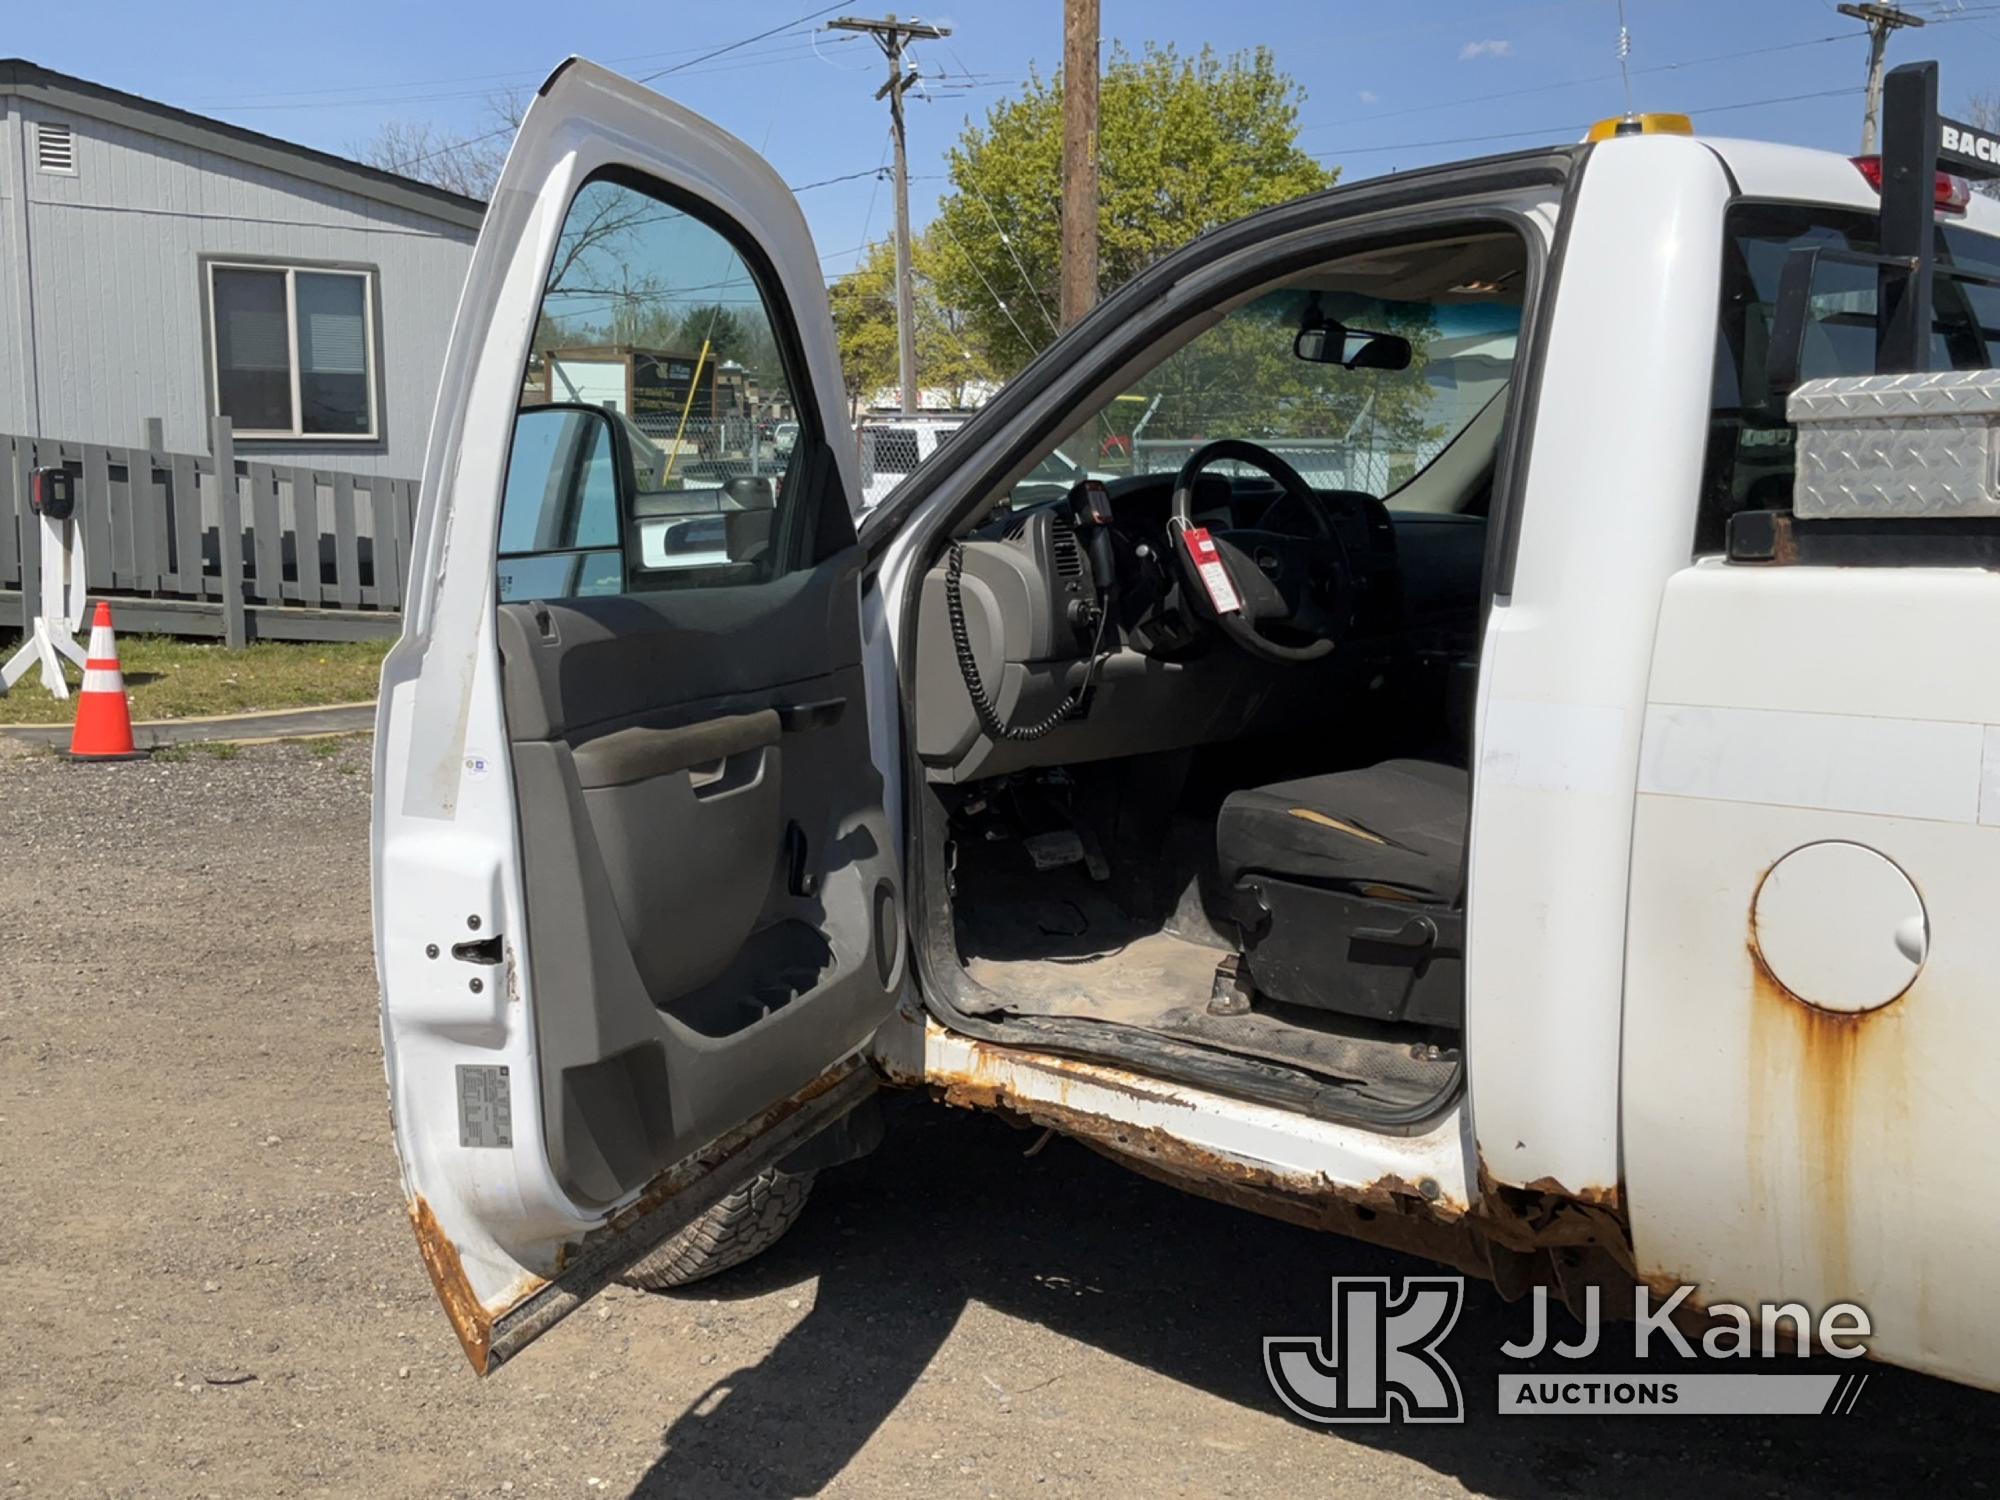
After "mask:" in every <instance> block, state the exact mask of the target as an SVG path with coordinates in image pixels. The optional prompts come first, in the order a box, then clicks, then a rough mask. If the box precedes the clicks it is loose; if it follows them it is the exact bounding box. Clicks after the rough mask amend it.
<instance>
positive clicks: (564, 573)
mask: <svg viewBox="0 0 2000 1500" xmlns="http://www.w3.org/2000/svg"><path fill="white" fill-rule="evenodd" d="M558 351H561V353H562V354H563V356H564V357H572V356H574V357H579V358H580V357H581V356H582V355H584V354H591V355H595V356H597V357H598V358H599V360H600V362H601V363H603V364H604V365H605V366H607V367H615V368H616V370H617V371H618V372H619V373H618V376H617V380H618V383H619V386H620V389H619V390H618V391H617V392H616V393H615V394H616V395H617V397H618V398H619V399H618V400H617V401H616V402H615V403H613V404H615V405H616V406H617V408H618V412H619V415H618V416H615V417H614V416H613V415H612V414H610V413H608V412H607V411H606V410H605V408H604V406H603V405H600V404H596V403H594V402H592V401H590V400H588V399H584V400H579V399H575V398H574V394H573V393H570V392H567V391H565V390H563V389H561V388H560V386H559V383H558V382H557V381H555V380H554V378H553V375H552V371H553V370H554V369H555V368H556V367H558V366H560V365H561V364H562V363H563V360H562V359H559V358H558V357H557V355H558ZM842 402H843V392H842V385H841V379H840V368H839V359H838V355H837V353H836V346H835V342H834V334H833V328H832V322H831V319H830V317H829V315H828V310H827V303H826V297H825V291H824V286H823V282H822V279H821V276H820V270H819V265H818V262H817V261H816V259H815V257H814V253H813V247H812V241H811V238H810V236H809V234H808V233H807V230H806V226H805V223H804V220H803V219H802V217H801V216H800V213H799V210H798V206H797V204H796V203H795V201H794V200H793V198H792V195H791V193H790V192H789V191H788V190H787V189H786V188H785V186H784V184H783V183H782V182H781V181H780V180H779V179H778V178H777V176H776V175H775V174H774V173H773V172H772V171H771V169H770V168H769V167H768V166H767V165H766V164H765V163H764V162H763V161H761V160H760V159H759V158H758V157H757V156H756V155H755V153H753V152H752V151H750V150H749V149H748V148H747V147H745V146H744V145H743V144H742V143H740V142H738V141H736V140H734V139H732V138H731V137H729V136H728V135H726V134H724V133H723V132H721V131H719V130H717V129H715V128H714V127H713V126H711V125H709V124H707V123H706V122H704V121H702V120H700V119H697V118H696V117H694V116H692V115H690V114H688V113H687V112H686V111H684V110H681V109H679V108H678V107H676V106H675V105H673V104H671V103H669V102H668V101H667V100H665V99H662V98H659V97H658V96H656V95H654V94H652V93H649V92H647V91H646V90H644V89H641V88H639V87H637V86H635V85H633V84H631V83H629V82H627V81H625V80H623V79H621V78H618V77H616V76H614V75H612V74H610V73H608V72H605V71H604V70H602V69H600V68H597V67H595V66H593V65H591V64H589V63H586V62H581V61H576V60H572V61H571V62H569V63H567V64H565V65H564V66H563V67H562V68H560V69H558V70H557V71H556V73H555V74H554V75H553V76H552V77H551V78H550V79H549V81H548V82H547V83H546V84H544V85H543V87H542V89H541V91H540V93H539V94H538V96H537V97H536V99H535V100H534V102H533V104H532V106H531V107H530V109H529V111H528V114H527V117H526V119H525V120H524V121H523V123H522V127H521V132H520V136H519V138H518V140H517V141H516V142H515V145H514V148H513V152H512V154H511V155H510V156H509V158H508V161H507V166H506V170H505V171H504V173H503V174H502V176H501V180H500V183H499V187H498V189H497V191H496V192H495V194H494V197H493V201H492V203H491V205H490V207H489V210H488V214H487V218H486V223H485V226H484V228H483V229H482V231H481V233H480V238H479V243H478V247H477V249H476V251H475V252H474V255H473V260H472V266H471V270H470V273H469V275H468V278H467V283H466V288H465V291H464V294H463V297H462V300H461V303H460V307H459V312H458V318H457V322H456V325H455V326H454V328H453V332H452V337H451V343H450V348H449V352H448V355H447V359H446V364H445V372H444V378H443V384H442V388H441V391H440V394H439V399H438V405H437V411H436V414H435V417H434V420H433V426H432V432H431V441H430V449H429V453H428V456H427V458H426V461H425V469H424V480H423V494H422V502H421V504H420V507H419V517H418V521H417V528H416V537H415V543H414V548H413V561H412V567H411V579H410V588H409V595H408V598H409V603H408V605H407V611H408V613H407V617H406V623H405V631H404V635H403V639H402V641H401V642H400V643H399V644H398V646H397V647H396V649H395V650H394V651H393V652H392V653H391V654H390V656H389V659H388V661H387V664H386V665H385V667H384V670H383V681H382V699H381V708H380V714H379V720H378V726H377V731H378V732H377V740H376V776H377V780H376V794H375V811H374V896H375V946H376V962H377V967H378V972H379V974H380V978H381V984H382V1026H383V1045H384V1051H385V1053H386V1057H387V1067H388V1075H389V1084H390V1093H391V1101H392V1106H393V1112H394V1123H395V1133H396V1145H397V1149H398V1152H399V1154H400V1157H401V1161H402V1167H403V1176H404V1184H405V1188H406V1190H407V1193H408V1199H409V1206H410V1212H411V1216H412V1219H413V1221H414V1223H415V1226H416V1230H417V1237H418V1241H419V1246H420V1249H421V1251H422V1254H423V1258H424V1262H425V1266H426V1268H427V1270H428V1272H429V1274H430V1276H431V1278H432V1281H433V1283H434V1285H435V1286H436V1289H437V1292H438V1296H439V1298H440V1300H441V1301H442V1302H443V1304H444V1307H445V1310H446V1312H447V1313H448V1314H449V1316H450V1318H451V1321H452V1324H453V1326H454V1328H455V1329H456V1331H457V1333H458V1335H459V1338H460V1340H461V1341H462V1343H463V1344H464V1346H465V1350H466V1353H467V1355H468V1357H469V1358H470V1359H471V1361H472V1363H473V1365H474V1367H475V1368H476V1369H479V1370H480V1371H482V1372H484V1371H487V1370H490V1369H492V1368H494V1367H495V1366H497V1365H498V1364H499V1363H500V1362H501V1361H503V1360H505V1359H506V1358H508V1357H510V1356H511V1355H512V1354H514V1353H516V1352H518V1350H519V1349H520V1348H521V1347H523V1346H524V1345H525V1344H526V1343H527V1342H529V1341H530V1340H532V1339H533V1338H534V1337H536V1336H537V1335H539V1334H540V1333H541V1332H542V1331H544V1330H545V1329H546V1328H548V1327H549V1326H551V1325H552V1324H553V1323H554V1322H555V1321H556V1320H557V1319H559V1318H561V1317H562V1316H564V1315H565V1314H566V1313H568V1312H569V1311H571V1310H573V1309H574V1308H575V1307H576V1306H577V1305H579V1303H580V1302H581V1301H582V1300H583V1299H584V1298H586V1297H588V1296H590V1295H591V1294H592V1293H593V1292H594V1291H596V1290H598V1289H599V1288H601V1287H602V1286H603V1285H604V1284H605V1282H606V1281H607V1280H608V1279H609V1278H610V1277H611V1276H612V1275H614V1274H615V1273H616V1271H617V1270H618V1269H619V1268H620V1267H621V1266H623V1265H625V1264H627V1263H629V1262H630V1261H631V1260H632V1259H633V1258H635V1257H636V1256H637V1255H638V1254H640V1253H643V1251H644V1250H646V1249H648V1248H650V1246H651V1245H653V1244H656V1243H658V1242H659V1241H660V1240H661V1239H662V1238H664V1237H665V1236H666V1235H667V1234H670V1233H672V1232H673V1231H674V1230H676V1229H678V1228H679V1227H681V1226H682V1225H684V1224H685V1223H687V1222H688V1221H689V1220H690V1219H692V1218H693V1217H695V1216H696V1215H697V1214H699V1213H700V1212H701V1211H702V1210H703V1209H704V1208H706V1207H707V1206H708V1205H709V1204H712V1203H713V1202H714V1201H715V1200H716V1199H717V1198H719V1197H720V1196H722V1194H723V1193H725V1192H727V1191H729V1190H731V1189H732V1188H733V1187H735V1186H739V1185H741V1184H742V1183H743V1182H745V1181H747V1180H749V1178H750V1176H752V1175H754V1173H755V1172H757V1171H758V1170H760V1169H761V1168H762V1166H764V1165H766V1164H768V1163H769V1162H770V1161H772V1160H775V1159H776V1158H777V1157H778V1156H780V1155H782V1154H783V1153H784V1152H786V1151H788V1150H790V1149H792V1148H793V1147H794V1146H796V1145H797V1144H799V1143H801V1142H802V1141H804V1140H805V1139H807V1138H808V1137H809V1136H810V1135H812V1134H813V1133H815V1132H816V1131H817V1130H818V1129H820V1128H822V1127H823V1126H825V1125H826V1124H828V1123H830V1122H831V1121H833V1120H835V1119H837V1118H838V1117H839V1116H840V1114H841V1113H843V1112H844V1111H845V1110H846V1109H848V1108H850V1107H852V1105H853V1104H854V1103H856V1102H858V1100H859V1099H860V1098H862V1097H864V1096H865V1094H866V1093H867V1092H868V1091H869V1090H870V1089H871V1088H872V1087H873V1076H874V1075H873V1074H872V1072H870V1071H869V1070H868V1069H867V1068H866V1067H865V1065H864V1064H863V1063H862V1061H861V1059H860V1052H861V1049H863V1048H864V1047H865V1045H866V1043H867V1042H868V1040H869V1038H870V1036H871V1035H872V1033H873V1032H874V1030H875V1028H876V1027H877V1025H878V1024H879V1023H880V1022H881V1021H882V1019H883V1018H884V1017H885V1016H886V1015H887V1013H888V1011H889V1009H890V1005H891V996H892V995H893V994H894V993H895V992H896V990H897V989H898V987H899V986H900V984H901V977H902V970H903V966H904V962H905V958H904V952H903V949H904V943H903V938H902V931H903V922H902V912H901V889H900V875H899V872H898V852H897V847H896V844H895V842H894V840H893V838H892V836H891V831H890V827H889V824H888V823H887V821H886V819H885V816H884V808H885V805H889V803H890V799H891V798H892V797H893V795H894V792H895V788H894V786H893V785H888V784H885V773H884V771H883V770H882V769H879V768H878V765H877V762H876V758H875V756H874V755H873V753H872V751H871V725H873V726H875V738H877V739H879V738H881V737H882V735H884V734H885V733H886V734H888V735H890V736H891V738H893V732H894V725H895V709H894V705H893V703H888V704H882V703H877V704H875V705H874V711H871V707H870V703H869V701H868V700H869V687H870V683H871V682H874V683H877V684H879V683H888V682H891V681H892V680H893V678H892V675H891V674H890V672H889V671H888V669H887V665H886V661H884V662H874V663H868V662H865V660H864V658H865V656H866V651H865V650H864V645H863V640H862V623H861V621H862V609H863V593H862V583H861V572H862V569H861V552H860V550H859V549H858V548H857V547H856V546H855V544H854V531H853V523H852V519H851V499H850V497H851V496H852V495H853V494H854V493H855V482H854V481H855V474H854V454H853V449H852V444H851V441H850V440H849V436H848V433H847V431H846V429H845V424H844V421H843V416H842ZM776 416H782V417H783V418H784V419H786V420H790V421H796V422H797V423H798V426H799V437H798V440H797V442H796V443H795V444H794V445H793V446H792V448H791V449H790V451H789V453H788V454H786V455H784V456H783V457H782V458H781V459H777V460H772V459H770V458H769V457H768V454H765V453H764V452H763V448H762V446H760V445H759V444H757V443H756V442H755V441H754V438H753V436H752V426H753V424H754V423H755V422H756V421H759V420H770V419H773V418H774V417H776ZM649 445H650V446H651V449H652V450H653V452H652V453H649V452H648V451H646V450H647V449H648V446H649ZM659 452H664V453H666V454H668V455H669V456H670V460H671V461H670V462H669V463H666V464H661V463H659V462H656V461H655V455H656V454H657V453H659ZM760 455H761V456H760ZM641 475H644V476H645V479H646V481H647V487H642V486H641V484H640V482H639V476H641ZM696 533H699V534H696ZM878 645H879V633H878ZM881 764H882V765H883V766H886V767H887V768H888V771H887V775H889V776H893V775H894V765H895V762H894V759H893V755H890V754H885V755H883V756H882V759H881Z"/></svg>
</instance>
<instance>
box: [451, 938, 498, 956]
mask: <svg viewBox="0 0 2000 1500" xmlns="http://www.w3.org/2000/svg"><path fill="white" fill-rule="evenodd" d="M451 956H452V957H453V958H455V959H457V960H458V961H459V962H460V963H464V964H497V963H499V962H500V934H499V933H497V932H496V933H494V934H493V936H492V937H483V938H475V939H473V940H472V941H470V942H465V943H453V944H452V945H451Z"/></svg>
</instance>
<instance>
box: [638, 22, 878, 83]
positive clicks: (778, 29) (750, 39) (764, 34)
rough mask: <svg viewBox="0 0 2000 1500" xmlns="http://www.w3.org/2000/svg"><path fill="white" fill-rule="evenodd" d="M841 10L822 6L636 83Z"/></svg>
mask: <svg viewBox="0 0 2000 1500" xmlns="http://www.w3.org/2000/svg"><path fill="white" fill-rule="evenodd" d="M839 9H840V6H839V5H838V4H834V5H822V6H821V7H820V8H819V9H818V10H815V11H808V12H807V13H806V14H805V15H802V16H796V17H794V18H793V19H792V20H789V21H785V22H782V23H780V24H779V25H776V26H773V27H771V28H770V29H769V30H767V31H760V32H758V33H757V34H756V35H755V36H746V37H744V38H743V40H742V41H740V42H731V43H730V44H729V45H728V46H726V47H717V48H716V49H715V50H714V51H713V52H704V53H702V55H701V56H700V57H691V58H689V59H688V60H687V61H686V62H684V63H676V64H674V66H673V67H671V68H661V69H659V70H658V71H656V72H652V73H647V74H644V75H643V76H641V77H640V78H638V79H636V80H635V81H636V82H638V83H651V82H652V81H653V80H654V79H655V78H665V77H666V76H667V75H668V74H669V73H678V72H681V71H682V70H683V69H686V68H691V67H693V66H694V65H695V64H696V63H704V62H707V61H708V60H709V59H710V58H711V57H720V56H722V54H723V53H725V52H734V51H735V50H736V49H737V48H739V47H747V46H749V45H750V44H751V43H752V42H761V41H763V40H764V38H765V37H767V36H776V35H777V34H778V33H779V32H781V31H788V30H790V29H791V28H792V27H794V26H803V25H805V24H806V22H808V21H817V20H818V19H819V18H820V17H821V16H823V15H825V14H826V13H827V12H828V11H835V10H839Z"/></svg>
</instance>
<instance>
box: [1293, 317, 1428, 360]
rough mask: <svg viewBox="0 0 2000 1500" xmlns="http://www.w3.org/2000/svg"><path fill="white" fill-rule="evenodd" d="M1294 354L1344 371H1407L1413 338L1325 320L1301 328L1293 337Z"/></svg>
mask: <svg viewBox="0 0 2000 1500" xmlns="http://www.w3.org/2000/svg"><path fill="white" fill-rule="evenodd" d="M1292 353H1293V354H1295V355H1297V356H1298V357H1299V358H1300V359H1302V360H1305V361H1306V362H1307V363H1308V364H1315V365H1339V366H1340V367H1341V368H1342V369H1343V370H1407V369H1409V367H1410V355H1411V350H1410V341H1409V340H1408V339H1406V338H1403V337H1402V336H1401V335H1399V334H1394V333H1371V332H1369V331H1368V330H1367V329H1365V328H1344V327H1342V326H1341V325H1340V324H1338V323H1322V324H1320V325H1319V326H1318V327H1316V328H1301V329H1300V330H1299V333H1298V337H1297V338H1295V339H1293V340H1292Z"/></svg>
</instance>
